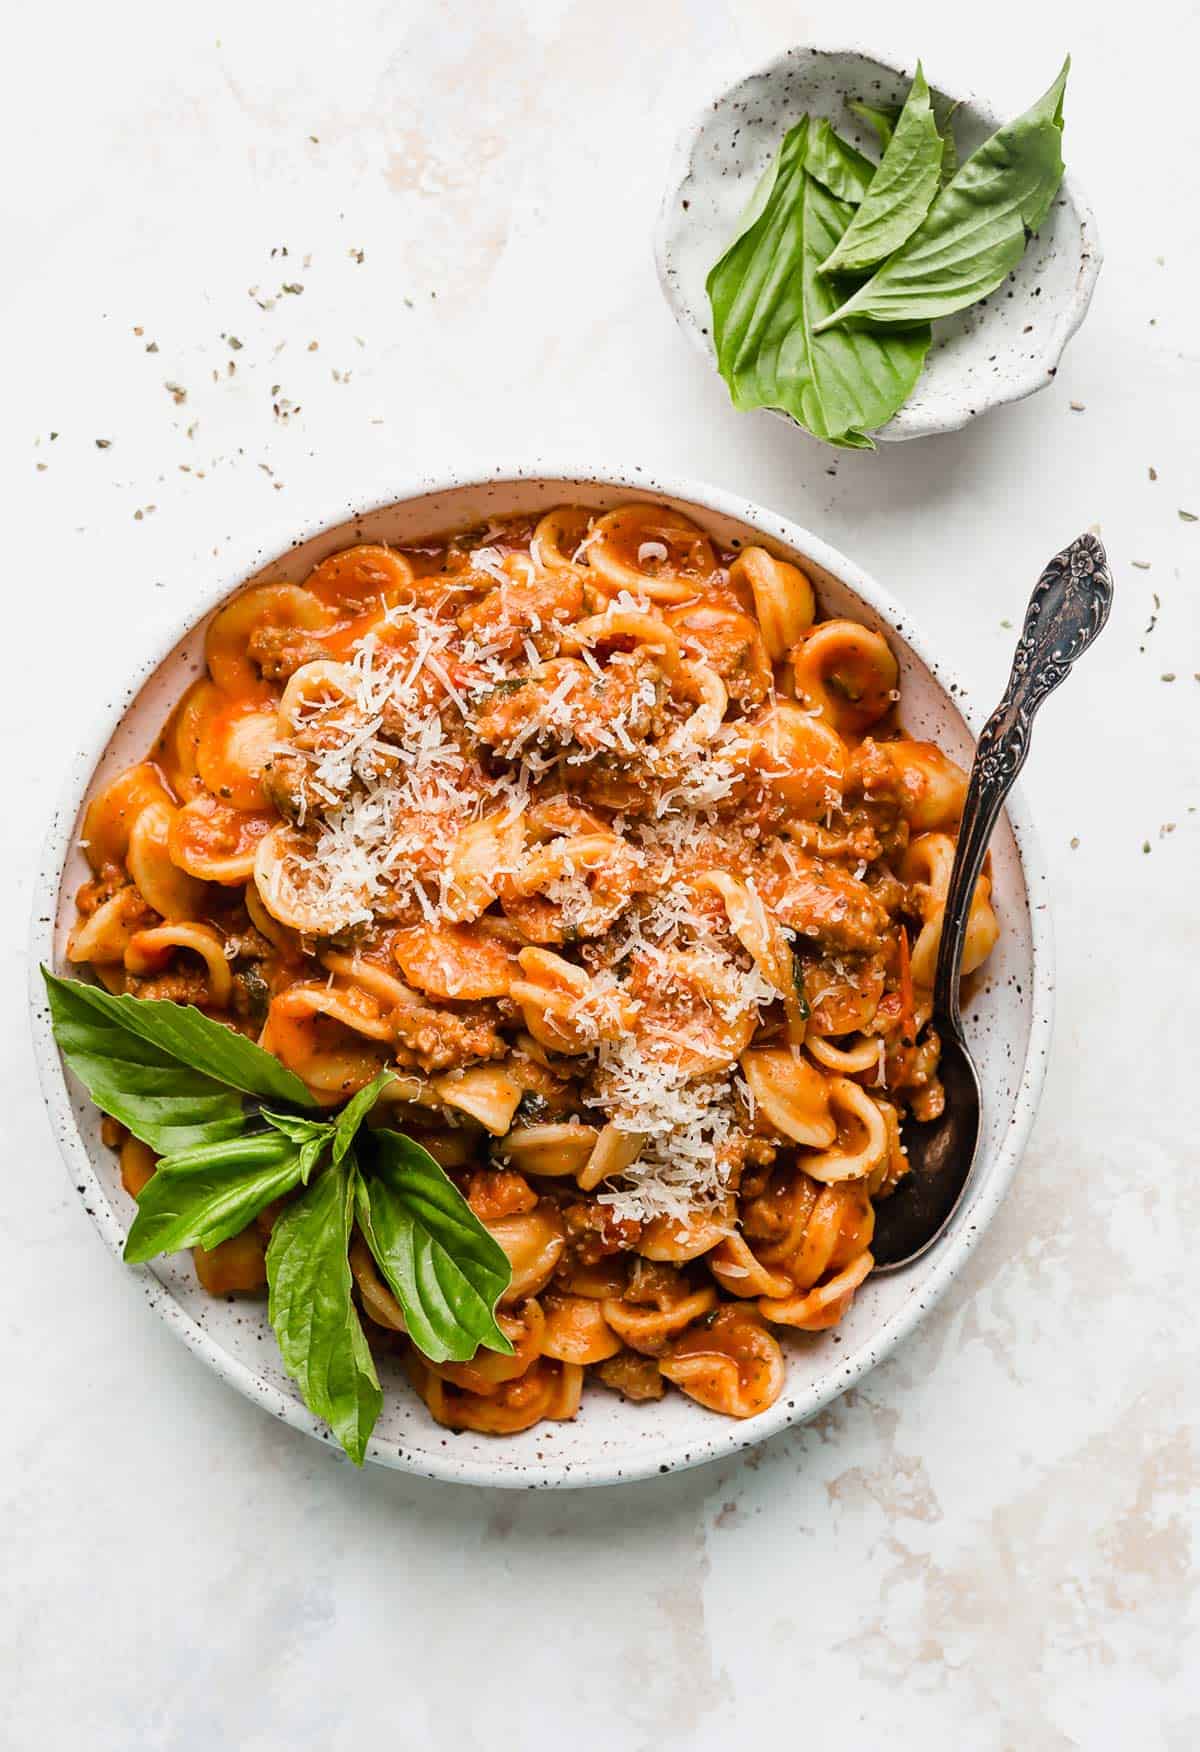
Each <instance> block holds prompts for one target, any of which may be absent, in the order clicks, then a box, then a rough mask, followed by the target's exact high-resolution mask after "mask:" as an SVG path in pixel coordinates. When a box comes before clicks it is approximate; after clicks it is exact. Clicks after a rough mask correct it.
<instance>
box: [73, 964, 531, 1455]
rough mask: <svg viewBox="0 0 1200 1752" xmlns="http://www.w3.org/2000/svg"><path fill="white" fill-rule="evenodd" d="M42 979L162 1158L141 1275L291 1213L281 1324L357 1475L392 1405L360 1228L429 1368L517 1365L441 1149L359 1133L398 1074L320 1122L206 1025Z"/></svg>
mask: <svg viewBox="0 0 1200 1752" xmlns="http://www.w3.org/2000/svg"><path fill="white" fill-rule="evenodd" d="M42 974H43V977H44V979H45V982H46V991H47V995H48V998H49V1002H50V1012H51V1020H52V1023H53V1030H54V1037H55V1040H56V1041H57V1042H58V1045H59V1047H60V1049H61V1051H62V1054H63V1057H64V1059H65V1060H66V1062H67V1064H68V1066H69V1067H70V1069H71V1070H72V1071H73V1072H74V1073H75V1075H76V1076H78V1077H79V1079H80V1081H81V1082H82V1083H83V1085H84V1087H85V1088H86V1089H87V1091H88V1093H89V1094H90V1095H91V1097H92V1099H93V1101H94V1102H95V1103H96V1106H97V1107H99V1108H100V1109H101V1111H102V1112H104V1113H108V1114H111V1115H112V1117H113V1118H114V1119H118V1120H120V1121H121V1123H122V1124H123V1125H125V1126H127V1127H128V1129H129V1130H130V1131H131V1132H133V1134H134V1135H135V1136H136V1137H139V1138H141V1139H142V1141H143V1142H144V1143H146V1144H148V1145H149V1146H150V1148H151V1149H152V1150H154V1151H155V1152H156V1153H157V1154H159V1155H160V1156H161V1160H160V1162H159V1163H158V1166H157V1169H156V1171H155V1172H154V1174H153V1175H152V1176H151V1178H150V1179H149V1181H148V1182H147V1183H146V1185H145V1187H144V1188H143V1189H142V1192H141V1193H140V1194H139V1196H138V1201H137V1203H138V1211H137V1216H136V1217H135V1218H134V1221H133V1224H132V1226H131V1228H130V1231H129V1235H128V1238H127V1240H126V1243H125V1258H126V1259H127V1260H129V1261H131V1262H141V1261H144V1260H148V1259H151V1258H153V1257H155V1256H156V1255H157V1254H161V1253H172V1252H176V1251H177V1250H179V1249H180V1248H184V1247H195V1246H200V1247H207V1248H211V1247H216V1246H218V1245H219V1244H220V1243H221V1242H222V1241H226V1240H228V1239H229V1238H230V1237H231V1236H233V1235H236V1234H238V1233H239V1231H240V1230H242V1229H244V1228H245V1227H246V1225H247V1224H248V1223H251V1222H253V1220H254V1218H255V1217H256V1216H257V1215H258V1214H259V1212H260V1211H262V1210H263V1209H264V1208H265V1207H266V1206H267V1205H269V1204H272V1203H273V1202H274V1201H276V1200H277V1199H280V1198H285V1197H286V1198H287V1199H288V1202H287V1203H286V1205H285V1206H284V1208H283V1210H282V1211H281V1212H280V1213H279V1215H278V1216H277V1218H276V1220H275V1224H274V1226H273V1228H272V1231H271V1241H270V1244H269V1245H268V1248H267V1282H268V1288H269V1297H268V1313H269V1316H270V1320H271V1324H272V1326H273V1327H274V1329H275V1335H276V1337H277V1339H278V1341H279V1348H280V1353H281V1355H282V1357H283V1362H284V1366H285V1368H286V1369H287V1371H288V1373H289V1374H290V1375H291V1376H292V1378H293V1380H295V1382H296V1383H297V1385H298V1387H299V1388H300V1392H301V1394H302V1396H303V1398H304V1402H305V1404H306V1405H307V1406H308V1407H309V1409H310V1410H311V1411H312V1412H314V1413H315V1414H316V1415H317V1416H318V1417H321V1418H324V1419H325V1420H326V1422H327V1423H328V1424H329V1425H330V1427H331V1428H332V1430H333V1432H334V1434H335V1435H336V1436H337V1439H338V1441H339V1442H340V1443H341V1445H342V1447H343V1448H344V1449H345V1451H346V1453H347V1454H348V1455H349V1456H350V1458H351V1459H352V1460H353V1461H354V1462H355V1464H356V1465H361V1464H362V1462H363V1459H364V1457H365V1454H366V1447H367V1442H368V1440H369V1438H370V1435H371V1431H372V1430H373V1429H374V1427H375V1423H376V1420H377V1418H378V1416H379V1411H380V1408H381V1406H382V1395H381V1392H380V1388H379V1379H378V1376H377V1374H376V1371H375V1365H374V1362H373V1361H372V1358H371V1353H370V1349H369V1347H368V1345H367V1341H366V1337H365V1335H364V1333H363V1329H362V1325H361V1322H360V1320H359V1317H358V1313H357V1310H356V1307H355V1304H354V1298H353V1294H352V1288H353V1285H352V1277H351V1272H350V1266H349V1261H348V1249H349V1243H350V1237H351V1233H352V1230H353V1228H354V1225H355V1222H356V1221H357V1223H358V1226H359V1229H360V1230H361V1232H362V1234H363V1236H364V1239H365V1240H366V1242H367V1245H368V1247H369V1248H370V1250H371V1252H372V1253H373V1254H374V1256H375V1259H376V1261H377V1263H378V1265H379V1269H380V1271H381V1273H382V1274H383V1276H384V1278H385V1279H386V1281H387V1283H388V1285H389V1286H390V1288H391V1290H392V1292H393V1294H394V1295H395V1296H396V1299H397V1301H398V1302H399V1303H400V1306H401V1309H402V1310H403V1313H404V1317H405V1323H406V1325H407V1327H408V1331H409V1334H410V1336H411V1338H412V1340H413V1342H414V1344H416V1345H417V1347H418V1349H420V1350H422V1351H423V1352H424V1353H425V1355H426V1356H428V1357H430V1358H431V1359H432V1360H433V1361H434V1362H446V1361H449V1360H454V1361H466V1360H467V1359H469V1358H470V1357H472V1356H474V1354H475V1352H476V1350H477V1349H478V1347H479V1346H480V1345H481V1344H483V1345H485V1346H486V1347H487V1348H488V1349H490V1350H495V1351H500V1352H503V1353H504V1354H510V1353H511V1350H512V1346H511V1345H510V1343H509V1341H508V1339H507V1338H506V1337H505V1336H504V1333H503V1332H502V1331H501V1329H500V1327H499V1326H498V1325H497V1323H496V1318H495V1308H496V1304H497V1301H498V1300H499V1297H500V1296H501V1295H502V1294H503V1293H504V1291H505V1290H506V1289H507V1288H508V1286H509V1283H510V1282H511V1280H512V1271H511V1267H510V1266H509V1263H508V1258H507V1256H506V1255H505V1253H504V1250H503V1248H501V1247H500V1245H499V1244H498V1243H497V1242H496V1241H494V1240H493V1238H492V1237H491V1235H489V1234H488V1232H487V1230H486V1229H485V1228H484V1227H483V1225H482V1223H480V1221H479V1219H478V1218H477V1217H476V1216H475V1214H474V1212H473V1211H472V1210H471V1207H470V1205H469V1204H468V1203H467V1202H466V1200H465V1199H464V1198H463V1196H462V1194H461V1193H460V1192H459V1190H458V1188H457V1187H456V1186H455V1185H454V1182H453V1181H452V1180H451V1179H450V1178H449V1176H448V1175H447V1174H446V1173H445V1172H444V1171H443V1169H442V1168H441V1167H439V1165H438V1163H437V1162H435V1161H434V1159H433V1157H432V1156H431V1155H430V1154H429V1153H428V1151H427V1150H424V1149H422V1147H421V1146H420V1145H419V1144H417V1143H415V1142H414V1141H413V1140H412V1139H411V1138H407V1137H404V1136H403V1135H402V1134H401V1133H399V1132H393V1131H388V1130H384V1129H375V1130H371V1131H367V1130H364V1129H363V1122H364V1121H365V1119H366V1117H367V1115H368V1113H369V1112H370V1110H371V1109H372V1107H373V1106H374V1105H375V1102H376V1100H377V1098H378V1096H379V1094H380V1093H381V1091H382V1090H383V1089H384V1088H385V1087H386V1085H387V1084H388V1083H389V1082H390V1081H391V1080H392V1078H393V1077H394V1075H395V1073H394V1072H393V1071H390V1070H385V1071H381V1072H380V1074H379V1075H378V1076H377V1077H376V1078H375V1079H374V1080H373V1081H372V1082H371V1083H369V1084H368V1085H367V1087H366V1088H365V1089H361V1090H359V1092H358V1093H357V1094H356V1095H355V1096H354V1097H353V1098H352V1099H351V1100H350V1101H348V1102H347V1103H346V1105H345V1106H344V1107H343V1108H342V1109H341V1110H340V1111H339V1112H337V1113H335V1114H333V1115H331V1116H329V1117H323V1118H318V1117H316V1116H315V1115H314V1112H313V1110H314V1108H316V1105H317V1104H316V1101H315V1099H314V1097H313V1096H312V1095H311V1094H310V1092H309V1090H308V1088H307V1087H306V1085H305V1084H304V1083H302V1082H301V1081H300V1079H299V1078H298V1077H296V1076H294V1075H293V1074H292V1072H290V1071H289V1070H287V1069H286V1067H285V1066H284V1065H282V1064H281V1063H280V1062H279V1060H278V1059H276V1058H275V1057H273V1055H272V1054H270V1053H268V1052H264V1051H263V1050H262V1049H261V1048H260V1047H257V1046H255V1045H254V1044H253V1042H252V1041H249V1040H247V1039H245V1038H244V1037H243V1036H242V1035H239V1034H237V1033H236V1032H235V1031H234V1030H232V1029H230V1028H227V1027H225V1026H224V1025H223V1024H221V1023H219V1022H214V1021H212V1020H211V1019H210V1018H209V1017H207V1016H205V1015H203V1014H202V1013H201V1012H200V1011H199V1010H196V1009H194V1008H191V1007H190V1006H183V1005H179V1004H173V1003H170V1002H160V1001H158V1000H153V999H146V998H134V997H130V996H127V995H113V994H112V993H109V992H105V991H102V990H100V989H99V988H97V987H95V986H89V985H84V984H83V983H82V982H80V981H78V980H68V979H58V978H56V977H55V976H54V975H53V974H51V973H49V972H48V971H47V970H46V969H45V968H43V969H42ZM247 1097H249V1098H250V1099H249V1100H247ZM268 1102H269V1103H270V1105H269V1106H268V1105H266V1103H268ZM281 1103H283V1104H285V1105H280V1104H281ZM296 1107H299V1108H301V1109H304V1110H305V1111H302V1112H294V1111H292V1109H293V1108H296Z"/></svg>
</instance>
